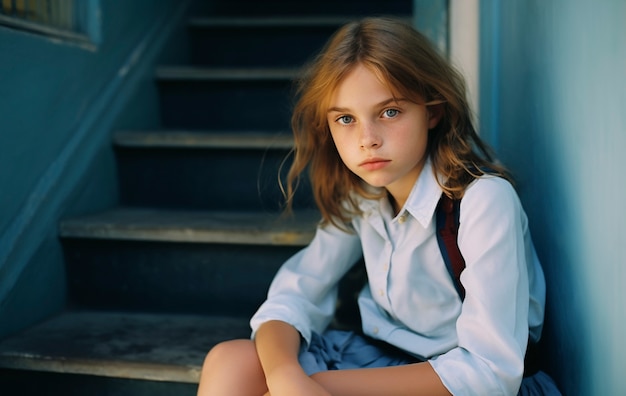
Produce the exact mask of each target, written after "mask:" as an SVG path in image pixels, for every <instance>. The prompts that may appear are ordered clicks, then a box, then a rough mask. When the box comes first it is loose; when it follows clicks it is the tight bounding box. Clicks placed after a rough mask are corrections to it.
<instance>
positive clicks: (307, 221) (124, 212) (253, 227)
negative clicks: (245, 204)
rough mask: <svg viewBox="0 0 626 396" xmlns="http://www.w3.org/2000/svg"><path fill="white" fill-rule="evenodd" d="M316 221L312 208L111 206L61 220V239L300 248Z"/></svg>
mask: <svg viewBox="0 0 626 396" xmlns="http://www.w3.org/2000/svg"><path fill="white" fill-rule="evenodd" d="M318 221H319V213H318V212H317V211H315V210H300V211H297V212H296V213H295V214H294V216H290V217H285V218H282V217H280V215H279V214H276V213H262V212H258V213H257V212H224V211H219V212H218V211H183V210H160V209H146V208H123V207H121V208H114V209H110V210H106V211H104V212H100V213H96V214H92V215H86V216H81V217H76V218H71V219H66V220H63V221H62V222H61V225H60V227H59V228H60V230H59V232H60V236H61V237H66V238H67V237H72V238H94V239H121V240H143V241H164V242H195V243H224V244H258V245H276V246H304V245H306V244H308V243H309V242H310V241H311V239H312V237H313V233H314V230H315V226H316V224H317V222H318Z"/></svg>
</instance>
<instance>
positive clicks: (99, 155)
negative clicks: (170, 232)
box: [0, 0, 188, 337]
mask: <svg viewBox="0 0 626 396" xmlns="http://www.w3.org/2000/svg"><path fill="white" fill-rule="evenodd" d="M187 3H188V2H187V1H182V2H181V1H175V0H168V1H158V2H154V1H151V0H133V1H124V0H106V1H101V2H97V3H95V4H98V7H99V17H100V21H99V25H100V26H101V29H102V30H101V31H100V32H99V34H98V35H97V36H99V40H98V41H99V42H98V43H97V45H96V46H95V47H94V48H91V49H89V48H85V47H80V46H76V45H72V44H71V43H66V42H60V41H58V40H50V39H46V38H44V37H42V36H38V35H34V34H29V33H24V32H20V31H15V30H11V29H8V28H5V27H0V165H1V166H0V280H1V281H0V337H2V336H3V335H6V334H8V333H10V332H12V331H15V330H17V329H19V328H21V327H23V326H25V325H27V324H29V323H32V322H34V321H36V320H38V319H40V318H42V317H44V316H46V315H49V314H50V313H53V312H55V311H57V310H60V309H62V308H63V307H64V304H65V274H64V270H63V262H62V261H63V258H62V251H61V249H60V246H59V243H58V239H57V237H56V228H57V223H58V220H59V218H60V217H62V216H63V215H67V214H72V213H78V212H85V211H93V210H98V209H101V208H104V207H107V206H111V205H114V204H115V203H116V202H117V190H116V180H115V179H116V175H115V172H116V170H115V164H114V158H113V153H112V149H111V141H110V134H111V131H112V130H113V129H115V128H119V127H138V126H141V127H150V126H154V125H156V124H157V123H158V118H157V117H158V104H157V99H156V95H154V94H153V93H154V92H153V91H154V89H155V88H154V84H153V83H152V80H151V78H152V72H151V66H152V65H153V64H154V62H155V59H157V54H160V53H161V49H162V47H163V46H164V44H165V43H166V42H167V40H168V38H169V37H170V36H171V35H172V34H175V33H177V32H178V33H177V34H184V33H180V32H179V31H178V30H179V27H178V25H177V24H178V23H179V22H180V19H177V18H179V17H180V16H181V15H182V13H183V12H184V10H185V7H186V4H187ZM177 29H178V30H177ZM178 49H179V50H181V52H182V50H183V49H182V48H178ZM159 56H161V59H166V60H167V59H168V57H169V58H170V59H172V58H175V57H177V56H179V54H178V53H171V54H164V55H159Z"/></svg>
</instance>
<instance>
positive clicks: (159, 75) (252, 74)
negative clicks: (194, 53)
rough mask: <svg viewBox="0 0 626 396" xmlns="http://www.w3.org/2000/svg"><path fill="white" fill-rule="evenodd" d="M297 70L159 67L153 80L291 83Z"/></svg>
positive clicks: (295, 76)
mask: <svg viewBox="0 0 626 396" xmlns="http://www.w3.org/2000/svg"><path fill="white" fill-rule="evenodd" d="M299 73H300V69H298V68H292V67H290V68H281V67H264V68H239V67H233V68H215V67H203V66H181V65H161V66H158V67H157V68H156V70H155V78H156V79H157V80H161V81H285V80H286V81H291V80H294V79H296V78H297V77H298V76H299Z"/></svg>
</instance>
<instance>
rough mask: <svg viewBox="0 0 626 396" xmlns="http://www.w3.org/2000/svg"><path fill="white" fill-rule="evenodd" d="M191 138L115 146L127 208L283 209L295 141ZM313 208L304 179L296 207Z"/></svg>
mask: <svg viewBox="0 0 626 396" xmlns="http://www.w3.org/2000/svg"><path fill="white" fill-rule="evenodd" d="M223 136H226V135H225V134H224V135H223ZM132 137H133V138H135V136H132ZM170 137H171V138H172V139H170ZM187 137H188V136H187V135H183V136H180V137H173V136H168V138H167V139H159V142H160V143H162V144H161V145H159V146H157V145H149V144H147V143H145V141H144V142H143V143H142V144H141V145H140V144H138V143H137V141H136V140H135V141H134V143H133V145H132V146H131V145H129V144H125V145H117V146H116V147H115V155H116V158H117V163H118V173H119V186H120V187H119V190H120V199H121V204H122V205H124V206H142V207H146V206H147V207H152V208H164V209H185V210H207V209H210V210H222V211H241V210H243V211H248V212H249V211H272V212H276V211H280V210H281V208H282V207H283V203H284V197H283V193H282V190H281V186H280V183H279V177H280V180H281V181H282V182H284V181H285V177H286V174H287V170H288V169H289V166H290V164H291V160H292V157H291V156H290V151H291V142H290V141H288V140H287V138H278V137H277V138H276V139H277V144H276V145H274V144H273V143H271V144H272V145H271V146H267V145H265V144H266V143H269V142H270V140H272V139H274V138H269V136H267V137H263V138H261V139H259V140H257V141H253V140H252V139H246V138H245V137H243V136H241V137H236V136H235V134H233V136H231V137H228V139H226V138H225V139H223V140H220V141H217V139H213V138H209V137H199V136H194V137H193V139H189V140H188V139H187ZM246 137H250V136H246ZM149 138H150V140H151V141H153V140H156V139H157V137H155V136H150V137H149ZM288 142H289V143H288ZM279 143H280V144H279ZM166 144H168V145H166ZM226 146H228V147H226ZM314 207H315V204H314V202H313V196H312V192H311V189H310V183H309V180H308V178H307V177H304V178H303V180H302V183H301V185H300V186H299V188H298V190H297V191H296V195H295V197H294V208H296V209H303V208H314Z"/></svg>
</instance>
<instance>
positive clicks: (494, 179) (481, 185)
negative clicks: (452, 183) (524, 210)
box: [461, 175, 521, 209]
mask: <svg viewBox="0 0 626 396" xmlns="http://www.w3.org/2000/svg"><path fill="white" fill-rule="evenodd" d="M461 205H462V207H466V208H467V207H469V208H477V207H484V208H490V207H491V208H494V209H495V208H503V207H504V208H509V209H516V208H517V209H520V208H521V203H520V199H519V196H518V195H517V192H516V191H515V188H514V187H513V185H512V184H511V183H510V182H509V181H508V180H506V179H504V178H502V177H499V176H494V175H483V176H481V177H479V178H477V179H476V180H474V181H473V182H472V183H471V184H470V185H469V186H468V187H467V189H466V190H465V194H464V195H463V198H462V200H461Z"/></svg>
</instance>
